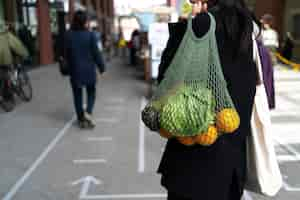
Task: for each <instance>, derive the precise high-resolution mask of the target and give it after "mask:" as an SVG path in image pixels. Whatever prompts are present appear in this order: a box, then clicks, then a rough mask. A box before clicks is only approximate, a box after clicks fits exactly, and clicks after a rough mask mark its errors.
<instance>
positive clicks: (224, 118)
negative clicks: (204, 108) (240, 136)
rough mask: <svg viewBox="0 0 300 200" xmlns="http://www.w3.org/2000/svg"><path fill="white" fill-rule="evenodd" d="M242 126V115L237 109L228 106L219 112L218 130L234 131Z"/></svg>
mask: <svg viewBox="0 0 300 200" xmlns="http://www.w3.org/2000/svg"><path fill="white" fill-rule="evenodd" d="M239 126H240V116H239V114H238V113H237V111H236V110H235V109H231V108H226V109H223V110H222V111H221V112H219V113H218V114H217V128H218V131H220V132H224V133H233V132H234V131H235V130H237V129H238V128H239Z"/></svg>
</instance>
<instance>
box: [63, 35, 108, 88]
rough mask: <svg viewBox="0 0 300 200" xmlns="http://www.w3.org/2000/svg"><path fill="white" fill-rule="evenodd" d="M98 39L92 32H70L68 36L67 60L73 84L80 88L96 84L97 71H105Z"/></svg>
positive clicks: (66, 42)
mask: <svg viewBox="0 0 300 200" xmlns="http://www.w3.org/2000/svg"><path fill="white" fill-rule="evenodd" d="M97 42H98V41H97V38H96V36H95V34H94V33H92V32H90V31H75V30H74V31H69V32H67V34H66V40H65V44H64V45H65V48H66V59H67V61H68V63H69V66H70V78H71V82H72V84H75V85H77V86H78V87H81V86H87V85H94V84H95V83H96V75H97V73H96V69H97V67H98V69H99V72H100V73H103V72H104V71H105V64H104V60H103V56H102V53H101V52H100V50H99V49H98V47H97Z"/></svg>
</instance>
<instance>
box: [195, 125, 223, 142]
mask: <svg viewBox="0 0 300 200" xmlns="http://www.w3.org/2000/svg"><path fill="white" fill-rule="evenodd" d="M217 139H218V130H217V128H216V127H214V126H210V127H209V128H208V131H207V132H206V133H202V134H200V135H197V136H195V141H196V143H197V144H200V145H203V146H210V145H212V144H214V143H215V142H216V140H217Z"/></svg>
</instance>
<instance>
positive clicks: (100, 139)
mask: <svg viewBox="0 0 300 200" xmlns="http://www.w3.org/2000/svg"><path fill="white" fill-rule="evenodd" d="M112 140H113V138H112V137H88V138H87V139H86V141H88V142H107V141H112Z"/></svg>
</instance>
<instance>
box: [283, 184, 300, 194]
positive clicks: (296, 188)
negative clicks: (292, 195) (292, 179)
mask: <svg viewBox="0 0 300 200" xmlns="http://www.w3.org/2000/svg"><path fill="white" fill-rule="evenodd" d="M283 188H284V189H285V190H286V191H288V192H300V188H298V187H292V186H290V185H289V184H288V183H287V182H285V181H283Z"/></svg>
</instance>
